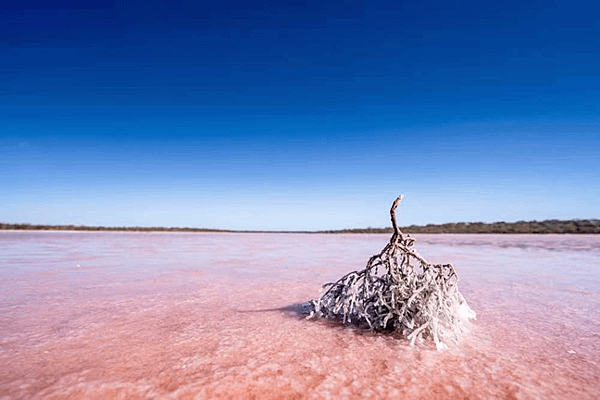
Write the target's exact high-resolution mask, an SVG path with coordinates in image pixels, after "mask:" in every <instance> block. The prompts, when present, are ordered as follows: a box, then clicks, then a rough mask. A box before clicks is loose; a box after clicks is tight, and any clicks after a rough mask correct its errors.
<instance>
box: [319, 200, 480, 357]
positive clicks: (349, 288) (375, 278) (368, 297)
mask: <svg viewBox="0 0 600 400" xmlns="http://www.w3.org/2000/svg"><path fill="white" fill-rule="evenodd" d="M401 200H402V196H400V197H398V198H397V199H396V200H395V201H394V203H393V205H392V208H391V210H390V215H391V219H392V226H393V229H394V231H393V234H392V238H391V239H390V242H389V243H388V244H387V245H386V246H385V247H384V249H383V250H382V251H381V253H379V254H377V255H374V256H373V257H371V259H370V260H369V262H368V263H367V266H366V268H365V269H363V270H362V271H353V272H350V273H349V274H346V275H344V276H343V277H342V278H340V279H339V280H338V281H337V282H335V283H328V284H326V285H324V286H323V289H325V291H324V292H323V293H322V294H321V296H320V297H319V298H318V299H316V300H311V302H312V305H313V307H314V311H313V313H312V315H313V316H317V317H324V318H330V319H336V320H340V321H341V322H343V323H344V324H350V325H355V326H359V327H362V328H368V329H371V330H376V331H381V330H395V331H398V332H401V334H402V335H403V336H404V337H406V338H407V339H408V340H410V341H411V344H414V343H415V341H416V340H418V339H419V340H420V339H421V338H426V337H431V338H432V339H433V340H434V342H435V344H436V346H437V348H438V349H439V350H441V349H444V348H446V347H447V346H446V344H445V343H448V342H449V341H455V342H457V341H458V340H459V339H460V337H461V336H463V335H464V334H465V332H466V331H467V330H468V328H469V326H470V323H469V320H470V319H474V318H475V312H474V311H473V310H471V308H470V307H469V306H468V304H467V302H466V301H465V299H464V297H463V296H462V295H461V294H460V293H459V291H458V276H457V275H456V271H455V269H454V267H453V266H452V264H443V265H440V264H438V265H432V264H429V263H428V262H427V261H426V260H425V259H424V258H423V257H422V256H421V255H419V254H418V253H417V252H416V251H415V250H414V249H413V245H414V243H415V239H414V238H412V237H410V236H409V235H404V234H402V232H401V231H400V229H399V228H398V225H397V223H396V207H397V206H398V204H399V203H400V201H401Z"/></svg>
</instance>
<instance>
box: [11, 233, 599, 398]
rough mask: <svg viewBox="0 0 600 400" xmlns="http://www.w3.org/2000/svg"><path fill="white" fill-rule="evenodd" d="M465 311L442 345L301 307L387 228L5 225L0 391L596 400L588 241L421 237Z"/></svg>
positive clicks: (595, 313) (592, 239)
mask: <svg viewBox="0 0 600 400" xmlns="http://www.w3.org/2000/svg"><path fill="white" fill-rule="evenodd" d="M416 237H417V239H418V241H417V244H416V247H417V250H419V252H420V253H421V254H422V255H423V256H425V257H426V258H427V259H428V260H429V261H430V262H452V263H453V264H454V265H455V266H456V267H457V270H458V273H459V276H460V278H461V282H460V290H461V292H462V293H463V295H464V296H465V297H466V299H467V301H468V302H469V304H470V306H471V307H472V308H473V309H474V310H475V311H476V312H477V321H476V322H475V325H474V328H473V331H472V333H471V335H470V336H468V337H466V338H465V339H463V341H462V342H461V343H460V345H458V346H453V347H451V348H450V350H448V351H445V352H438V351H436V350H435V347H434V346H433V344H432V343H429V342H427V343H422V344H421V345H419V346H416V347H410V346H409V345H408V343H407V342H406V341H405V340H403V339H401V338H399V337H397V336H394V335H381V334H373V333H370V332H364V331H358V330H355V329H350V328H344V327H341V326H339V325H336V324H333V323H327V322H324V321H316V322H315V321H307V320H304V319H303V318H302V316H301V315H299V313H298V307H297V306H295V305H297V304H299V303H302V302H305V301H306V300H308V299H310V298H313V297H315V296H317V295H318V291H319V287H320V285H321V284H323V283H325V282H328V281H332V280H335V279H337V278H338V277H340V276H341V275H342V274H345V273H346V272H348V271H350V270H352V269H360V268H363V267H364V265H365V263H366V261H367V260H368V258H369V257H370V256H371V255H372V254H374V253H377V252H379V250H380V249H381V248H382V247H383V246H384V245H385V244H386V242H387V241H388V239H389V238H388V236H387V235H320V234H226V233H218V234H217V233H215V234H191V233H109V232H98V233H92V232H78V233H77V232H0V271H1V276H0V278H1V279H0V398H11V399H12V398H51V399H54V398H56V399H61V398H91V399H94V398H96V399H110V398H121V399H122V398H126V399H134V398H161V399H163V398H166V399H169V398H181V399H188V398H189V399H192V398H199V399H209V398H210V399H212V398H232V399H250V398H256V399H271V398H272V399H275V398H277V399H279V398H282V399H285V398H294V399H303V398H310V399H313V398H315V399H320V398H394V399H396V398H415V399H417V398H423V399H443V398H454V399H458V398H469V399H478V398H481V399H488V398H518V399H520V398H523V399H529V398H535V399H591V398H598V397H599V396H600V235H598V236H583V235H582V236H575V235H547V236H542V235H539V236H538V235H510V236H509V235H505V236H502V235H416Z"/></svg>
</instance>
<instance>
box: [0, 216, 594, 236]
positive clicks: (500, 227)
mask: <svg viewBox="0 0 600 400" xmlns="http://www.w3.org/2000/svg"><path fill="white" fill-rule="evenodd" d="M401 229H402V230H403V231H404V232H409V233H595V234H600V220H598V219H574V220H569V221H560V220H555V219H551V220H546V221H528V222H527V221H518V222H491V223H484V222H468V223H465V222H458V223H448V224H439V225H434V224H428V225H425V226H419V225H410V226H405V227H401ZM0 230H38V231H39V230H42V231H124V232H248V233H252V232H256V233H259V232H262V233H265V232H266V233H387V234H391V233H392V229H391V228H363V229H341V230H329V231H316V232H315V231H285V232H282V231H234V230H226V229H206V228H164V227H105V226H81V225H32V224H9V223H0Z"/></svg>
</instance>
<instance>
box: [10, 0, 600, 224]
mask: <svg viewBox="0 0 600 400" xmlns="http://www.w3.org/2000/svg"><path fill="white" fill-rule="evenodd" d="M83 3H85V4H83ZM342 3H343V4H342ZM599 12H600V6H597V5H595V4H593V2H578V1H570V2H567V1H555V2H545V1H536V2H530V1H514V2H513V1H504V2H501V3H495V4H492V3H490V4H488V2H481V1H473V2H469V1H461V2H458V1H456V2H444V1H435V2H433V1H423V2H415V1H411V2H399V1H395V2H324V1H294V2H273V1H269V2H263V1H260V2H234V1H219V2H218V4H217V5H212V4H211V5H203V4H202V2H197V1H188V0H179V1H171V2H164V3H163V2H160V1H140V2H136V1H113V2H111V1H103V0H93V1H89V2H75V1H57V2H52V5H48V4H38V3H36V2H33V1H25V2H21V3H19V5H16V4H15V5H9V6H3V9H1V10H0V188H1V190H0V221H3V222H27V223H42V224H83V225H107V226H123V225H126V226H191V227H207V228H224V229H272V230H319V229H337V228H352V227H367V226H377V227H379V226H388V225H389V221H388V210H389V206H390V204H391V202H392V201H393V199H394V198H395V197H396V196H397V195H398V194H400V193H404V194H405V196H406V197H405V200H404V201H403V203H402V205H401V208H400V215H401V218H400V224H401V225H409V224H426V223H442V222H458V221H502V220H504V221H517V220H533V219H537V220H541V219H550V218H558V219H571V218H599V217H600V205H599V202H598V200H597V198H598V196H599V195H600V167H599V165H600V162H599V161H600V72H599V71H600V20H598V18H597V15H599V14H598V13H599Z"/></svg>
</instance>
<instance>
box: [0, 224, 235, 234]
mask: <svg viewBox="0 0 600 400" xmlns="http://www.w3.org/2000/svg"><path fill="white" fill-rule="evenodd" d="M0 230H22V231H123V232H233V231H227V230H224V229H206V228H164V227H142V226H134V227H125V226H123V227H107V226H85V225H32V224H7V223H1V222H0Z"/></svg>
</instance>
